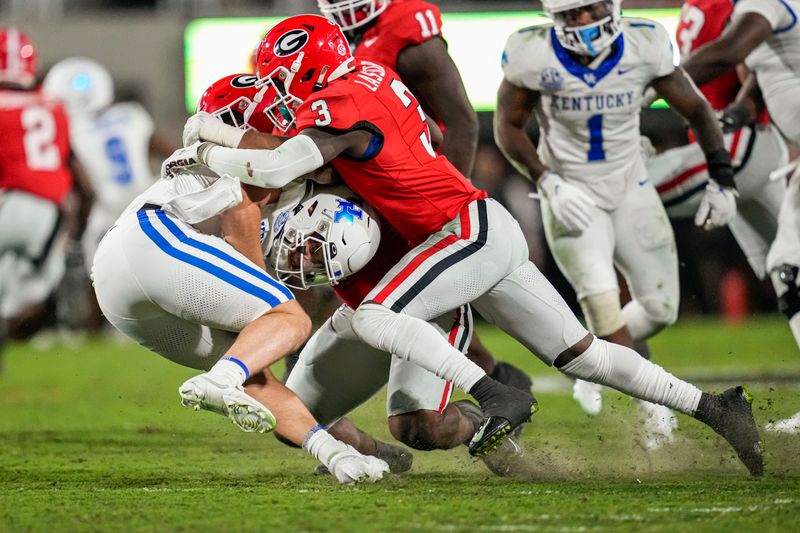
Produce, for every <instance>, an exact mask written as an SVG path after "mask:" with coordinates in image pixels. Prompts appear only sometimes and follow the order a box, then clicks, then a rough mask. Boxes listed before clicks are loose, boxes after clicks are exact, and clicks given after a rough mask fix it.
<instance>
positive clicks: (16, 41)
mask: <svg viewBox="0 0 800 533" xmlns="http://www.w3.org/2000/svg"><path fill="white" fill-rule="evenodd" d="M0 83H13V84H16V85H20V86H22V87H24V88H26V89H27V88H31V87H33V86H34V85H36V48H34V46H33V42H31V40H30V39H28V37H27V36H26V35H25V34H24V33H22V32H21V31H19V30H18V29H17V28H14V27H10V28H0Z"/></svg>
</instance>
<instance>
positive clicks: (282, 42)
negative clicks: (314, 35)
mask: <svg viewBox="0 0 800 533" xmlns="http://www.w3.org/2000/svg"><path fill="white" fill-rule="evenodd" d="M307 42H308V32H307V31H305V30H301V29H295V30H291V31H287V32H286V33H284V34H283V35H281V36H280V37H279V38H278V40H277V41H275V48H274V50H273V51H274V52H275V55H276V56H278V57H286V56H290V55H292V54H295V53H297V52H299V51H300V50H302V49H303V47H304V46H305V45H306V43H307Z"/></svg>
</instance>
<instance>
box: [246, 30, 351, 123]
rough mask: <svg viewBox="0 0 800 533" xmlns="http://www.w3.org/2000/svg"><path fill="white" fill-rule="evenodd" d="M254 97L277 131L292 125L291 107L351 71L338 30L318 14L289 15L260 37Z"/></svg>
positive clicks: (346, 48) (348, 47) (345, 42)
mask: <svg viewBox="0 0 800 533" xmlns="http://www.w3.org/2000/svg"><path fill="white" fill-rule="evenodd" d="M256 67H257V69H258V78H259V79H258V82H257V83H256V86H257V87H258V88H259V89H260V90H259V92H258V95H257V96H256V101H257V102H260V103H261V105H260V106H259V111H262V112H263V113H265V114H266V115H267V116H268V117H269V119H270V120H271V121H272V123H273V124H275V127H276V128H278V129H279V130H280V131H283V132H286V131H288V130H289V129H291V127H292V126H293V125H294V121H295V111H296V110H297V108H298V107H299V106H300V104H302V103H303V101H305V99H306V98H308V97H309V95H311V93H313V92H315V91H318V90H320V89H322V88H324V87H326V86H327V85H328V83H329V82H331V81H333V80H335V79H336V78H339V77H341V76H343V75H344V74H346V73H347V72H349V71H351V70H353V67H354V59H353V54H352V53H351V52H350V46H348V44H347V39H345V36H344V34H343V33H342V29H341V28H340V27H339V26H337V25H336V24H334V23H333V22H331V21H329V20H328V19H326V18H325V17H321V16H319V15H298V16H296V17H289V18H287V19H286V20H284V21H282V22H279V23H278V24H277V25H276V26H275V27H273V28H272V29H271V30H270V31H269V32H268V33H267V34H266V35H265V36H264V40H263V41H261V45H260V46H259V47H258V56H257V58H256Z"/></svg>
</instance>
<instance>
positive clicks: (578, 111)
mask: <svg viewBox="0 0 800 533" xmlns="http://www.w3.org/2000/svg"><path fill="white" fill-rule="evenodd" d="M622 27H623V30H622V33H621V34H620V35H619V37H618V38H617V40H616V41H615V42H614V45H613V46H612V48H611V51H610V53H609V54H608V55H607V57H605V58H604V59H602V60H601V61H600V63H599V64H597V65H590V66H588V67H585V66H582V65H581V64H580V63H578V62H577V61H576V60H575V59H573V57H572V56H571V55H570V54H569V53H568V51H567V50H566V49H565V48H564V47H563V46H561V44H560V43H559V41H558V39H557V38H556V35H555V30H554V29H553V26H552V25H542V26H534V27H530V28H525V29H522V30H520V31H518V32H516V33H514V34H512V35H511V37H509V39H508V42H507V43H506V47H505V50H504V52H503V61H502V64H503V72H504V75H505V79H506V80H508V82H510V83H511V84H513V85H516V86H518V87H523V88H526V89H530V90H532V91H537V92H539V93H541V99H540V101H539V103H538V104H537V106H536V108H535V113H536V118H537V120H538V122H539V131H540V133H541V138H540V141H539V147H538V153H539V157H540V158H541V160H542V162H543V163H544V164H545V165H547V166H548V167H550V168H551V169H553V170H554V171H555V172H558V173H559V174H560V175H561V176H562V177H564V178H565V179H567V180H569V181H571V182H573V183H576V184H578V185H579V186H581V187H582V188H583V189H584V190H585V191H586V192H588V193H589V194H590V195H591V196H592V197H593V198H594V200H595V201H596V202H597V204H598V206H600V207H602V208H604V209H613V208H615V207H616V206H617V205H619V202H621V201H622V199H623V198H624V197H625V195H626V191H627V190H628V188H629V187H630V186H631V185H632V184H635V183H636V182H637V181H641V180H643V179H645V176H646V173H645V169H644V164H643V162H642V156H641V153H640V149H639V110H640V107H641V103H642V94H643V92H644V89H645V88H646V87H647V86H648V85H649V84H650V83H651V82H652V81H653V80H654V79H656V78H660V77H662V76H666V75H668V74H670V73H671V72H672V71H673V70H674V69H675V66H674V64H673V51H672V45H671V44H670V40H669V35H668V34H667V31H666V30H665V29H664V28H663V27H662V26H661V25H659V24H657V23H655V22H652V21H649V20H644V19H636V18H623V23H622Z"/></svg>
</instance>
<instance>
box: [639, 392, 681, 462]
mask: <svg viewBox="0 0 800 533" xmlns="http://www.w3.org/2000/svg"><path fill="white" fill-rule="evenodd" d="M639 419H640V420H641V421H642V431H641V435H640V438H639V444H640V445H641V446H642V448H644V449H645V450H657V449H659V448H661V447H663V446H666V445H667V444H671V443H672V442H673V441H674V440H675V435H673V433H672V432H673V431H674V430H675V429H676V428H677V427H678V419H677V418H676V417H675V414H674V413H673V412H672V411H671V410H670V409H669V408H668V407H664V406H663V405H658V404H655V403H650V402H647V401H644V400H639Z"/></svg>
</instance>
